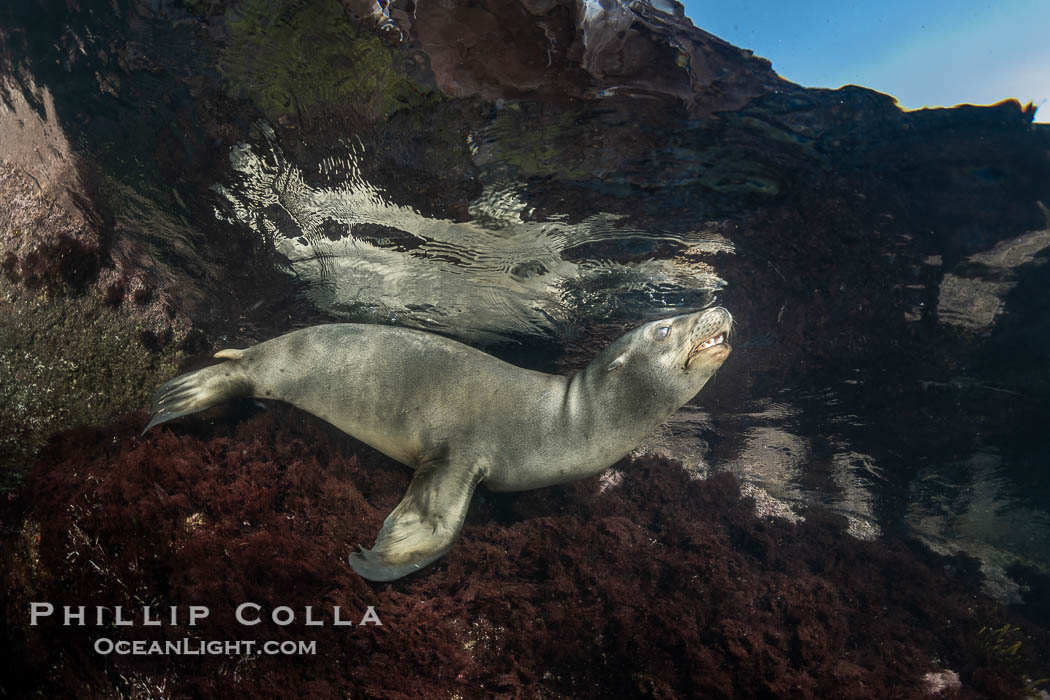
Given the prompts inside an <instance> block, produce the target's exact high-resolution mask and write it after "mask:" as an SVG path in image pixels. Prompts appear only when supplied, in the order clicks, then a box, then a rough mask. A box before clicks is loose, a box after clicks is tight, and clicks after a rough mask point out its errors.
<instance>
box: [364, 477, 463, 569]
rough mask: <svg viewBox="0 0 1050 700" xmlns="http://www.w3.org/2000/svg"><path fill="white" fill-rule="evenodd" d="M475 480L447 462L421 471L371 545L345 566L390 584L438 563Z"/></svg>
mask: <svg viewBox="0 0 1050 700" xmlns="http://www.w3.org/2000/svg"><path fill="white" fill-rule="evenodd" d="M479 481H481V473H480V471H479V470H477V469H464V468H462V467H460V466H457V465H454V464H449V463H448V462H436V463H431V464H426V465H423V466H420V467H419V468H418V469H417V470H416V475H415V476H414V477H413V478H412V483H411V484H409V486H408V492H407V493H406V494H405V497H404V498H403V499H401V503H399V504H398V505H397V507H396V508H394V510H393V511H392V512H391V513H390V515H388V516H387V517H386V520H384V521H383V528H382V529H381V530H380V531H379V535H378V536H377V537H376V543H375V545H374V546H373V547H372V549H364V548H362V549H361V551H360V552H354V553H353V554H351V555H350V566H351V567H353V569H354V571H356V572H357V573H358V574H359V575H360V576H362V577H364V578H367V579H369V580H371V581H393V580H394V579H398V578H401V577H402V576H405V575H407V574H410V573H412V572H414V571H418V570H419V569H421V568H423V567H424V566H426V565H427V564H430V563H431V562H433V561H435V560H436V559H439V558H440V557H441V556H442V555H443V554H444V553H445V552H447V551H448V550H449V548H451V547H452V544H453V543H454V542H455V541H456V538H457V537H459V532H460V530H461V529H462V528H463V519H464V518H465V517H466V515H467V507H468V506H469V505H470V498H471V496H472V495H473V493H474V488H475V487H476V486H477V485H478V482H479Z"/></svg>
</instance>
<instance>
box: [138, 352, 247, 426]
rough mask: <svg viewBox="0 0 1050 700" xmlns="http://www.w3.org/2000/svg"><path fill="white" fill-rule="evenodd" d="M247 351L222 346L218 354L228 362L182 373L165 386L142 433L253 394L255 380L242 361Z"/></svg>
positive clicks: (161, 389) (155, 399)
mask: <svg viewBox="0 0 1050 700" xmlns="http://www.w3.org/2000/svg"><path fill="white" fill-rule="evenodd" d="M244 353H245V351H244V350H221V351H219V352H217V353H215V357H216V358H219V359H225V360H227V362H223V363H221V364H218V365H213V366H211V367H205V368H204V369H199V370H197V371H196V372H189V373H187V374H183V375H180V376H178V377H175V378H174V379H172V380H171V381H169V382H167V383H166V384H164V385H163V386H161V388H160V389H158V390H157V393H155V394H154V395H153V415H152V417H151V418H150V421H149V424H148V425H147V426H146V429H145V430H143V431H142V434H143V435H145V434H146V432H147V431H148V430H149V429H150V428H152V427H153V426H155V425H160V424H161V423H166V422H167V421H169V420H172V419H175V418H179V417H181V416H188V415H190V414H191V413H197V412H199V411H203V410H204V409H206V408H211V407H212V406H215V405H217V404H220V403H222V402H223V401H227V400H229V399H233V398H237V397H238V396H249V395H251V393H252V382H251V380H250V379H249V378H248V375H247V373H246V372H245V371H244V368H243V367H242V366H241V365H240V363H239V362H238V360H240V359H241V358H242V357H244Z"/></svg>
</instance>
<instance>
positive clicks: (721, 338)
mask: <svg viewBox="0 0 1050 700" xmlns="http://www.w3.org/2000/svg"><path fill="white" fill-rule="evenodd" d="M725 342H726V333H725V331H719V332H718V335H716V336H713V337H711V338H708V339H707V340H705V341H704V342H702V343H700V344H699V345H697V346H696V347H694V348H693V349H692V350H690V351H689V356H688V357H687V358H685V368H686V369H689V363H690V362H692V361H693V358H694V357H696V356H697V355H699V354H700V353H701V352H703V351H704V350H706V349H708V348H713V347H715V346H716V345H722V344H723V343H725Z"/></svg>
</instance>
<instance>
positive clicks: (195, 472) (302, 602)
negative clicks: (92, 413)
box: [3, 407, 1050, 698]
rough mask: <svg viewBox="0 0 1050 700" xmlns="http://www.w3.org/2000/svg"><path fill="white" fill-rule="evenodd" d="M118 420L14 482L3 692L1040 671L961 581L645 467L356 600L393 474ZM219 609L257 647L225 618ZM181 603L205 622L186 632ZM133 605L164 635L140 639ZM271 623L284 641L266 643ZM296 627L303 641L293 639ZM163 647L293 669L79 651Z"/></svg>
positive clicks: (248, 690)
mask: <svg viewBox="0 0 1050 700" xmlns="http://www.w3.org/2000/svg"><path fill="white" fill-rule="evenodd" d="M248 410H249V411H250V410H251V409H250V407H249V409H248ZM144 418H145V416H144V415H143V414H132V415H130V416H128V417H126V418H124V419H122V420H121V421H119V422H117V423H115V424H113V425H111V426H109V427H106V428H81V429H77V430H73V431H70V432H67V433H64V434H62V435H60V436H58V437H57V438H56V439H55V440H53V441H52V442H51V443H50V445H49V446H48V447H47V449H46V450H45V452H44V454H43V456H42V457H41V459H40V461H39V462H38V464H37V467H36V469H35V470H34V472H33V475H32V477H31V479H30V481H31V489H32V490H31V491H30V492H29V493H28V494H27V496H28V502H29V503H30V504H31V505H29V506H27V507H28V512H27V513H26V517H25V518H24V519H23V520H22V525H21V530H20V531H19V532H18V533H17V534H16V535H14V536H13V537H11V538H9V545H10V546H9V547H8V548H5V562H4V565H5V571H7V572H9V574H8V577H7V578H8V585H7V587H6V590H5V593H4V601H3V602H4V610H5V611H6V615H7V619H6V620H5V623H6V624H5V626H4V628H5V634H6V636H7V643H8V645H9V647H8V649H7V650H6V652H5V656H7V658H9V659H12V660H16V661H17V667H18V668H20V669H21V671H22V672H21V674H19V675H17V676H13V675H9V676H8V679H7V680H6V681H5V690H6V691H7V692H8V693H9V694H15V695H17V694H20V693H21V692H24V691H27V690H33V691H36V692H39V693H43V694H44V695H46V696H53V695H56V694H64V693H73V692H76V693H77V694H82V693H81V692H79V691H81V690H87V691H89V693H90V694H98V695H121V696H124V695H128V696H130V695H156V694H160V695H162V696H177V697H189V696H203V697H216V696H219V695H230V694H234V695H238V696H249V697H283V696H285V693H286V691H287V689H288V688H289V687H294V688H295V691H296V693H301V694H302V693H305V694H309V695H310V696H311V697H319V698H320V697H325V698H327V697H333V698H334V697H345V696H347V695H350V696H355V697H356V696H362V697H364V696H368V697H406V696H412V697H450V696H456V695H459V696H470V695H477V694H479V693H480V694H484V695H487V696H494V697H495V696H498V697H520V696H525V697H534V696H545V697H608V695H609V694H610V693H624V694H627V695H630V696H639V697H686V696H701V697H789V696H790V697H826V696H827V695H835V696H841V697H856V698H875V697H885V696H887V695H891V696H908V697H917V696H921V695H924V694H929V695H933V694H934V692H933V691H934V689H935V688H936V687H937V684H938V683H944V684H946V687H945V689H943V690H942V691H941V692H939V693H937V696H938V697H957V698H969V697H1008V696H1018V695H1020V694H1022V691H1024V690H1025V683H1026V681H1025V680H1024V679H1026V678H1029V679H1031V678H1032V676H1031V675H1028V674H1029V673H1031V672H1032V670H1033V669H1037V668H1038V667H1039V664H1040V663H1042V660H1043V659H1045V658H1047V655H1048V654H1050V638H1048V637H1047V635H1046V633H1045V631H1044V630H1043V629H1042V628H1041V627H1038V626H1037V625H1035V624H1034V623H1033V621H1032V620H1031V619H1029V618H1028V617H1026V615H1025V614H1024V613H1025V612H1026V611H1024V610H1010V609H1004V608H1002V607H1001V606H1000V605H999V604H998V603H997V602H996V601H994V600H993V599H991V598H988V597H986V596H983V595H980V594H976V595H975V594H974V588H975V585H976V583H977V582H978V580H979V578H980V573H979V572H978V571H977V569H976V565H975V562H974V561H973V560H970V559H967V558H965V557H956V558H946V557H940V556H937V555H934V554H932V553H930V552H929V551H928V550H926V549H925V548H923V547H922V546H920V545H918V544H916V543H914V542H907V541H904V540H900V539H897V538H884V539H882V540H880V541H878V542H857V541H854V540H852V539H851V538H849V537H846V536H845V535H844V534H843V529H844V525H845V523H844V522H843V520H842V519H841V518H840V517H837V516H833V515H829V514H828V513H827V512H826V511H823V510H822V509H819V508H814V509H807V510H806V511H805V516H806V517H805V521H804V522H802V523H800V524H791V523H788V522H786V521H785V520H783V519H780V518H772V517H760V516H757V515H756V514H755V512H754V507H753V502H752V501H751V500H750V499H746V498H742V497H741V495H740V492H739V489H738V485H737V483H736V480H735V479H734V477H732V476H731V475H729V474H720V475H717V476H715V477H712V478H710V479H708V480H706V481H698V480H693V479H691V478H690V477H689V475H687V474H686V472H685V471H684V470H683V469H682V468H681V466H680V465H679V464H676V463H673V462H669V461H667V460H663V459H659V458H652V457H643V458H632V459H628V460H625V461H623V462H621V463H619V464H617V465H616V466H615V467H613V471H612V472H610V473H611V474H613V475H615V476H614V478H610V477H609V476H608V474H609V473H607V475H606V476H603V477H594V478H590V479H586V480H583V481H581V482H578V483H575V484H571V485H569V486H565V487H556V488H549V489H540V490H537V491H532V492H527V493H522V494H487V493H486V494H483V495H482V497H481V498H478V499H476V500H475V503H474V504H473V506H472V508H471V512H470V515H469V516H468V519H467V526H466V528H465V530H464V533H463V536H462V538H461V540H460V542H459V543H458V544H457V546H456V547H455V548H454V549H453V551H452V552H451V553H450V554H449V555H448V556H447V557H445V558H444V559H443V560H442V561H441V562H440V563H439V564H437V565H435V566H434V567H433V571H429V572H428V573H426V574H425V575H419V576H413V577H410V578H408V579H405V580H403V581H400V582H397V583H394V584H384V585H378V586H377V585H374V584H370V583H368V582H367V581H364V580H362V579H360V578H358V577H357V576H356V575H354V574H353V572H352V571H351V570H350V569H349V567H347V566H346V563H345V560H346V556H347V554H348V553H349V551H350V550H351V548H352V544H353V543H355V542H357V541H359V540H360V539H361V537H362V536H363V533H372V532H375V531H376V530H377V529H378V527H379V525H380V523H381V522H382V519H383V518H384V517H385V516H386V513H387V512H388V511H389V509H390V508H392V507H393V506H394V505H395V504H396V502H397V501H398V500H399V499H400V497H401V494H402V492H403V491H404V489H405V487H406V486H407V484H408V479H409V474H408V472H407V470H405V469H404V468H403V467H401V466H400V465H397V464H394V463H392V462H391V461H390V460H388V459H386V458H384V457H382V456H381V455H379V454H378V453H376V452H374V451H372V450H370V449H368V448H367V447H364V446H363V445H361V444H360V443H357V442H355V441H353V440H351V439H350V438H347V437H346V436H344V435H342V434H340V433H339V432H338V431H336V430H335V429H333V428H331V427H329V426H327V425H325V424H323V423H321V422H320V421H318V420H316V419H313V418H310V417H308V416H304V415H303V414H301V413H298V412H295V411H294V410H292V409H286V408H283V407H281V408H277V409H274V410H273V411H270V412H266V413H261V414H257V415H254V416H246V415H244V412H243V411H240V412H235V413H234V414H232V415H227V416H226V417H223V418H217V419H215V420H213V421H210V422H209V421H199V420H198V421H190V422H189V424H188V425H185V426H183V427H182V428H181V429H180V430H178V431H177V432H176V431H169V430H167V429H162V430H161V431H159V432H158V433H157V434H156V435H153V436H150V437H149V438H148V439H142V438H140V437H139V436H138V433H139V432H140V430H141V425H142V421H143V420H144ZM12 573H15V575H12ZM33 600H47V601H56V602H57V601H66V600H68V601H75V602H76V603H75V604H76V605H84V606H87V610H88V611H89V614H88V616H87V620H88V625H89V626H87V627H78V626H71V627H65V626H63V625H62V624H61V618H60V615H56V616H55V617H54V618H44V619H42V620H40V621H38V624H37V626H35V627H30V626H29V625H28V624H27V623H28V616H27V615H26V614H25V611H26V610H28V609H29V604H30V602H31V601H33ZM243 602H252V603H255V604H256V605H258V606H260V608H261V611H258V610H256V609H254V608H253V609H252V610H251V614H250V615H249V619H254V618H255V617H256V616H261V617H262V618H263V622H260V623H259V625H258V626H244V625H241V624H239V623H238V622H237V621H236V620H237V619H236V616H235V614H236V608H237V606H239V605H240V604H241V603H243ZM116 605H120V606H123V609H124V610H125V612H126V614H127V616H128V618H129V619H131V618H136V619H138V620H139V622H137V623H136V625H135V626H132V627H127V628H119V627H114V626H113V625H112V624H104V625H103V626H101V627H94V628H93V627H91V625H92V624H93V622H94V618H93V614H94V613H93V612H91V611H94V610H95V607H96V606H102V607H104V608H106V610H107V612H106V615H107V616H109V615H110V614H111V612H112V610H113V606H116ZM191 605H206V606H207V607H208V608H209V615H208V618H207V620H206V623H207V624H206V625H203V624H202V626H201V627H200V628H199V629H197V630H195V629H193V628H191V627H188V626H187V624H186V614H187V613H186V612H185V611H187V610H188V609H189V606H191ZM143 606H150V607H151V608H152V609H153V610H154V613H153V617H154V618H155V619H157V618H159V619H162V620H164V621H165V623H164V625H162V626H158V627H152V628H150V627H144V626H142V624H141V612H140V611H141V608H142V607H143ZM172 606H175V607H176V608H177V609H179V610H180V611H182V612H180V613H179V614H180V615H181V616H182V620H181V624H180V625H178V626H171V625H168V624H167V620H168V617H167V616H168V614H169V613H168V611H169V610H170V609H171V608H172ZM279 606H287V607H290V608H292V610H293V611H295V615H296V616H297V621H296V623H294V624H291V625H286V626H285V625H277V624H274V623H272V622H271V620H270V619H269V617H268V615H269V611H272V610H273V609H275V608H277V607H279ZM308 606H309V607H310V608H311V609H312V614H313V616H314V617H313V619H314V620H315V621H323V622H325V624H324V625H322V626H316V627H314V626H309V627H308V626H305V625H304V620H305V615H306V614H307V613H306V608H307V607H308ZM335 606H339V607H340V610H341V613H340V614H341V615H342V619H344V620H345V619H347V618H349V619H351V620H352V621H354V622H358V621H359V620H360V619H361V618H362V616H363V615H364V613H365V612H366V611H367V610H368V607H369V606H372V607H373V608H374V610H375V612H376V615H377V616H378V619H379V621H380V622H381V623H382V625H381V626H378V625H374V624H365V625H363V626H353V627H342V626H335V625H334V624H333V621H334V614H333V609H334V607H335ZM129 611H130V612H129ZM157 611H159V612H157ZM106 619H107V620H109V619H110V618H109V617H107V618H106ZM986 629H994V630H1002V635H1003V638H1002V639H1001V640H999V639H990V638H989V636H988V633H987V632H984V631H983V630H986ZM187 635H189V636H191V637H193V638H202V639H219V640H226V639H229V640H242V639H256V640H279V641H314V642H316V653H315V654H309V655H302V656H295V657H292V658H289V657H281V656H255V655H250V654H249V655H242V656H239V657H233V658H230V657H225V656H217V657H189V658H186V657H134V656H117V655H112V654H111V655H109V656H107V657H100V656H98V655H97V654H96V653H95V652H94V650H93V646H92V645H93V644H94V643H95V640H96V639H98V638H104V639H108V640H113V641H117V640H121V639H127V640H147V641H159V642H164V641H173V640H179V639H181V638H183V637H184V636H187ZM1014 644H1017V647H1016V649H1014V647H1013V645H1014ZM9 668H10V667H9Z"/></svg>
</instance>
